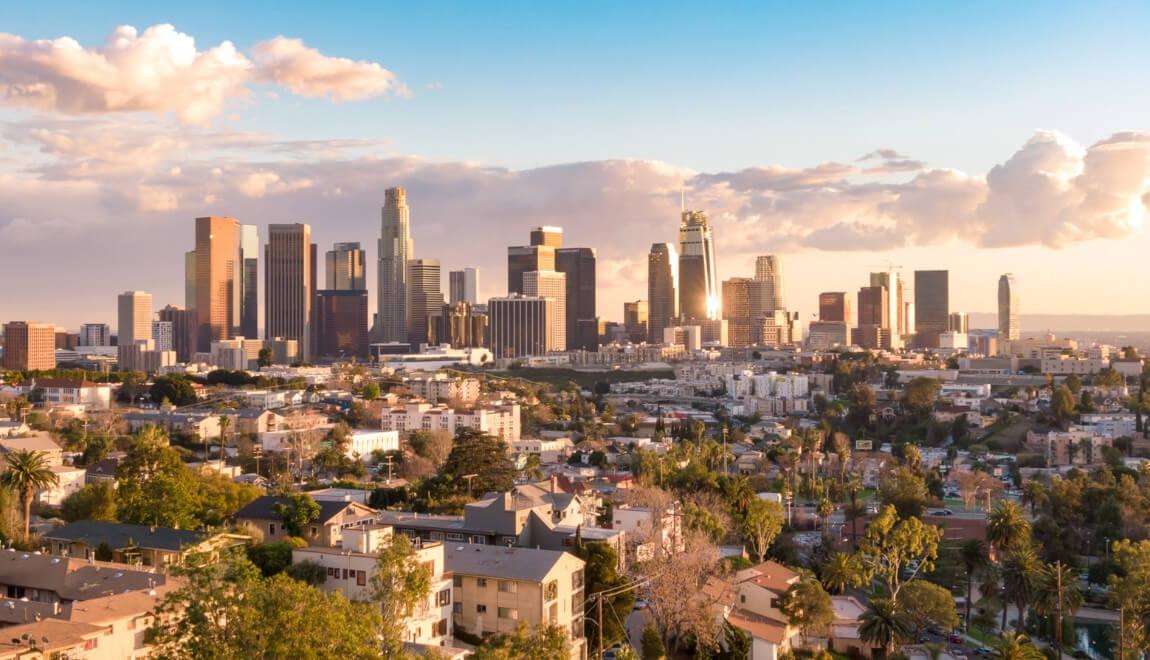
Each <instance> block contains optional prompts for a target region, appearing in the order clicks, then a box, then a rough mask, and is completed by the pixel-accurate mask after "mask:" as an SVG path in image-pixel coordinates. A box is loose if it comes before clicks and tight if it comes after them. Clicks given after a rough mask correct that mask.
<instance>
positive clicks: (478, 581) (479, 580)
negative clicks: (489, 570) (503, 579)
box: [475, 578, 487, 589]
mask: <svg viewBox="0 0 1150 660" xmlns="http://www.w3.org/2000/svg"><path fill="white" fill-rule="evenodd" d="M475 586H477V587H479V588H480V589H482V588H484V587H486V586H487V578H475Z"/></svg>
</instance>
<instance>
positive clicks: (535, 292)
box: [523, 270, 568, 351]
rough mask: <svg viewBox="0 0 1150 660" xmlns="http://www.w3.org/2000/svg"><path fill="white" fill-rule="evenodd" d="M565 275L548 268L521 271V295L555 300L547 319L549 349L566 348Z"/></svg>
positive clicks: (563, 349)
mask: <svg viewBox="0 0 1150 660" xmlns="http://www.w3.org/2000/svg"><path fill="white" fill-rule="evenodd" d="M567 290H568V287H567V276H566V275H564V274H563V273H558V272H555V271H548V270H533V271H529V272H526V273H523V295H524V296H525V297H528V298H547V299H549V300H554V301H555V311H554V313H553V314H551V315H550V317H549V320H548V329H547V332H548V334H549V335H550V337H549V338H548V340H547V345H548V347H549V350H552V351H565V350H567Z"/></svg>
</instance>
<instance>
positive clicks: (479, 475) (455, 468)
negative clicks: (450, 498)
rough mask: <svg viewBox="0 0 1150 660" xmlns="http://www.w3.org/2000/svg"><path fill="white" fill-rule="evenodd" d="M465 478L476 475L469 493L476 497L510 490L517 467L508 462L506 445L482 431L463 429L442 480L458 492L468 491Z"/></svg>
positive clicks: (456, 436)
mask: <svg viewBox="0 0 1150 660" xmlns="http://www.w3.org/2000/svg"><path fill="white" fill-rule="evenodd" d="M466 475H475V476H474V477H471V485H470V490H471V492H472V493H474V494H476V495H478V494H482V493H489V492H505V491H508V490H511V487H512V486H514V485H515V466H513V465H512V464H511V461H510V460H509V459H508V458H507V445H506V444H505V443H504V442H503V441H502V440H500V439H499V438H496V437H495V436H492V435H488V434H486V433H483V432H482V431H477V430H475V429H469V428H464V429H460V430H459V432H458V433H456V434H455V442H454V444H453V445H452V447H451V452H450V453H448V455H447V459H446V461H445V462H444V464H443V469H442V471H441V476H443V477H445V478H447V479H449V480H450V482H451V483H452V484H454V485H455V489H456V490H458V491H466V490H468V488H469V487H468V484H467V480H465V479H464V477H465V476H466Z"/></svg>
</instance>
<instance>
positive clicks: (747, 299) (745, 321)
mask: <svg viewBox="0 0 1150 660" xmlns="http://www.w3.org/2000/svg"><path fill="white" fill-rule="evenodd" d="M756 285H758V286H756ZM762 285H763V282H761V281H759V280H752V279H750V278H748V277H732V278H730V279H727V280H723V318H724V319H726V321H727V342H728V345H729V346H731V347H732V348H743V347H746V346H750V345H752V344H757V343H759V342H758V340H757V334H758V333H756V331H755V330H756V326H758V327H761V325H762V324H761V323H758V324H756V321H757V320H758V319H761V318H762V317H763V316H762V313H761V311H762V306H763V304H764V302H768V301H767V300H766V296H765V295H764V294H763V288H764V287H763V286H762Z"/></svg>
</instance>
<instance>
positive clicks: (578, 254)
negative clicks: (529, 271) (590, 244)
mask: <svg viewBox="0 0 1150 660" xmlns="http://www.w3.org/2000/svg"><path fill="white" fill-rule="evenodd" d="M595 261H596V260H595V248H560V249H557V250H555V270H557V271H559V272H560V273H563V274H564V275H566V276H567V280H566V281H567V295H566V310H565V316H566V321H565V322H566V324H567V329H566V333H567V339H566V345H567V349H568V350H576V349H581V350H585V351H594V350H597V349H598V348H599V333H598V331H597V330H592V329H590V328H589V327H587V324H588V323H591V322H593V321H594V320H595V318H596V317H595V305H596V301H595V287H596V283H595ZM528 295H530V294H528ZM580 324H582V325H583V327H582V329H581V325H580Z"/></svg>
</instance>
